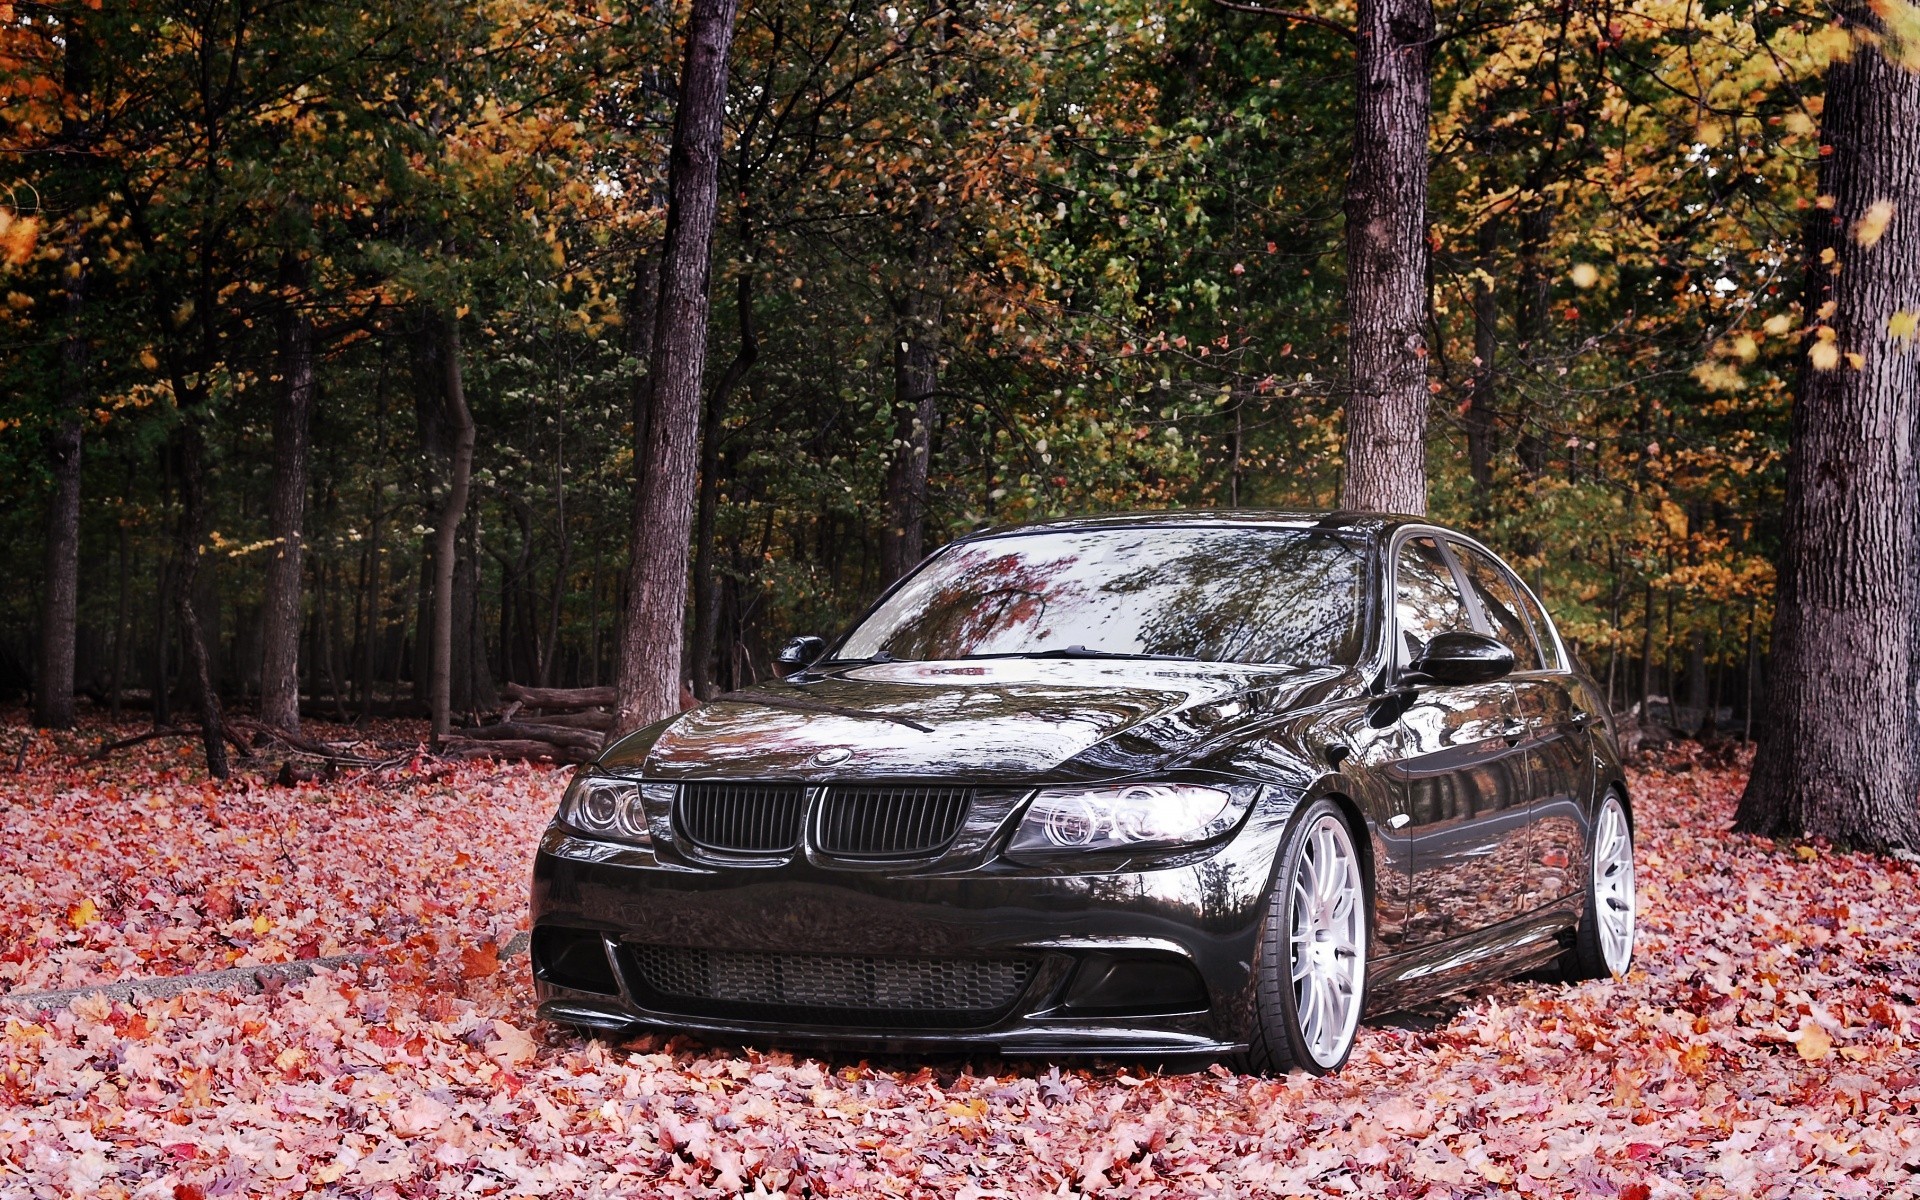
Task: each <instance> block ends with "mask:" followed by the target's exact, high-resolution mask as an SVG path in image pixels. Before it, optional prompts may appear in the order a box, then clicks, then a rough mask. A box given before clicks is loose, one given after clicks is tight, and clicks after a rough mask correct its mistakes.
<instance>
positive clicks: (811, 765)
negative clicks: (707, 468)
mask: <svg viewBox="0 0 1920 1200" xmlns="http://www.w3.org/2000/svg"><path fill="white" fill-rule="evenodd" d="M1343 674H1344V672H1342V671H1341V670H1339V669H1338V668H1312V669H1301V668H1288V667H1272V666H1245V665H1240V664H1235V663H1211V662H1209V663H1188V662H1179V661H1168V660H1123V659H991V660H973V661H955V662H903V663H881V664H873V665H869V666H863V667H858V668H855V669H852V670H848V671H844V672H837V673H834V674H832V675H829V676H827V677H825V678H819V679H815V680H814V681H812V682H809V683H806V684H803V685H794V684H790V683H767V684H761V685H759V686H758V687H756V688H752V689H749V690H747V691H745V692H738V693H733V694H732V695H730V696H729V697H727V698H725V699H722V700H719V701H716V702H714V703H711V704H707V705H703V706H702V707H700V708H697V709H694V710H692V711H690V712H687V713H684V714H682V715H681V716H680V717H678V718H676V719H674V720H672V721H670V722H666V723H664V724H663V725H658V726H653V727H650V728H649V729H647V730H643V731H641V733H639V734H636V735H634V736H633V737H631V738H628V739H625V740H623V741H621V742H618V743H615V744H614V745H613V746H610V747H609V748H608V749H607V751H606V752H605V753H604V754H603V755H602V757H601V760H600V761H601V765H602V766H603V767H606V768H608V769H612V770H621V771H637V772H641V773H644V774H646V775H648V776H650V777H652V778H656V779H696V778H697V779H727V778H733V779H800V780H810V779H828V778H832V779H848V778H896V779H897V778H904V777H921V778H925V777H948V778H952V777H964V778H968V779H981V780H1009V781H1011V780H1035V779H1047V778H1052V779H1076V778H1094V777H1104V778H1113V777H1120V776H1125V775H1129V774H1133V773H1136V772H1147V771H1156V770H1165V769H1167V768H1169V767H1172V766H1177V765H1185V764H1190V763H1193V762H1195V761H1196V760H1197V759H1198V758H1200V757H1202V756H1204V754H1205V753H1206V751H1207V750H1208V749H1209V748H1211V747H1218V746H1220V745H1222V744H1223V743H1229V742H1232V741H1235V740H1237V738H1238V737H1239V736H1240V735H1241V734H1242V733H1244V732H1245V730H1246V728H1247V726H1248V725H1249V724H1250V723H1252V722H1257V721H1260V720H1262V719H1271V718H1272V717H1273V716H1275V715H1278V714H1280V713H1283V712H1286V711H1288V710H1289V709H1292V708H1295V707H1297V706H1299V705H1300V704H1302V703H1305V702H1306V701H1307V700H1308V699H1309V696H1310V695H1311V694H1324V692H1325V690H1326V689H1327V687H1328V686H1330V685H1332V684H1333V683H1334V682H1335V681H1336V680H1338V679H1339V678H1340V677H1341V676H1342V675H1343ZM786 704H796V705H807V706H814V707H811V708H809V709H807V710H805V711H802V710H800V709H798V708H795V707H785V706H783V705H786ZM833 709H839V710H844V711H838V712H836V711H831V710H833ZM916 726H917V727H916Z"/></svg>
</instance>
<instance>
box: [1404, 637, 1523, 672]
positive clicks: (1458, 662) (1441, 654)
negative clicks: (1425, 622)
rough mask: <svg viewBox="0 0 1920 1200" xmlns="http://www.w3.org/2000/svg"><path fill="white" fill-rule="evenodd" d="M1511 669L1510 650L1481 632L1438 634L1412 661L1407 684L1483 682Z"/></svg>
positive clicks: (1511, 655)
mask: <svg viewBox="0 0 1920 1200" xmlns="http://www.w3.org/2000/svg"><path fill="white" fill-rule="evenodd" d="M1512 670H1513V651H1511V650H1509V649H1507V648H1506V647H1505V646H1503V645H1501V644H1500V643H1499V642H1498V641H1496V640H1494V639H1493V638H1490V637H1488V636H1487V635H1486V634H1484V633H1441V634H1435V635H1434V639H1433V640H1432V641H1431V642H1428V643H1427V646H1426V649H1424V650H1422V651H1421V652H1420V657H1419V658H1416V659H1414V660H1413V664H1412V673H1411V676H1407V675H1403V676H1402V679H1404V680H1405V681H1406V682H1409V683H1418V682H1422V681H1429V682H1433V683H1486V682H1488V681H1490V680H1494V679H1498V678H1500V677H1501V676H1503V675H1506V674H1507V673H1509V672H1511V671H1512Z"/></svg>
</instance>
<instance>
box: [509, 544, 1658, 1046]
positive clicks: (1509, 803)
mask: <svg viewBox="0 0 1920 1200" xmlns="http://www.w3.org/2000/svg"><path fill="white" fill-rule="evenodd" d="M783 661H785V662H786V663H787V665H788V667H789V673H788V674H787V675H786V676H785V677H784V678H783V679H781V680H779V681H777V682H771V683H766V684H762V685H760V686H758V687H755V688H752V689H749V690H747V691H744V692H738V693H733V694H730V695H727V696H723V697H721V698H720V699H718V700H717V701H715V702H714V703H711V704H708V705H705V706H704V707H701V708H697V709H694V710H693V711H690V712H687V713H683V714H681V715H679V716H677V717H674V718H672V719H670V720H667V721H663V722H661V723H659V724H657V725H653V726H650V727H648V728H646V729H642V730H640V731H639V732H637V733H634V734H632V735H630V736H628V737H626V738H624V739H622V740H619V741H617V742H615V743H613V744H612V745H610V746H609V747H607V749H606V750H605V751H604V752H603V753H602V754H601V755H600V756H599V758H598V760H597V761H595V762H594V763H592V764H590V765H588V766H586V767H584V768H582V769H581V770H580V772H579V774H578V775H577V776H576V777H575V779H574V780H573V782H572V784H571V786H570V787H569V789H568V791H567V793H566V797H565V799H564V800H563V801H562V803H561V806H560V811H559V813H558V814H557V815H556V817H555V819H554V821H553V824H552V825H551V826H550V827H549V828H548V829H547V831H546V833H545V836H544V837H543V838H542V840H541V844H540V850H539V855H538V859H537V862H536V866H535V869H534V879H533V896H532V908H533V969H534V976H535V979H536V986H537V988H538V992H539V997H540V999H541V1001H542V1004H541V1012H542V1014H543V1015H544V1016H546V1017H547V1018H549V1019H551V1020H555V1021H559V1022H564V1023H568V1024H572V1025H576V1026H581V1027H586V1028H591V1029H601V1030H606V1031H610V1032H611V1031H620V1030H626V1029H630V1028H635V1027H651V1028H664V1029H672V1030H685V1031H691V1032H696V1033H704V1034H708V1035H713V1036H720V1037H726V1038H745V1039H758V1040H772V1041H779V1042H786V1043H811V1044H827V1045H834V1046H839V1047H842V1048H851V1049H865V1050H872V1051H894V1052H898V1051H909V1050H914V1049H922V1048H924V1049H936V1048H937V1049H943V1050H952V1049H960V1050H967V1049H976V1050H982V1051H988V1052H994V1053H1002V1054H1019V1055H1056V1054H1070V1053H1106V1054H1116V1053H1117V1054H1129V1055H1132V1054H1148V1055H1184V1054H1196V1055H1212V1056H1220V1057H1231V1058H1233V1059H1235V1060H1236V1061H1238V1062H1241V1063H1243V1064H1245V1065H1247V1066H1249V1067H1251V1068H1253V1069H1258V1070H1284V1069H1286V1068H1288V1067H1289V1066H1294V1067H1299V1068H1304V1069H1305V1070H1308V1071H1314V1072H1324V1071H1331V1070H1335V1069H1337V1068H1338V1067H1339V1066H1340V1065H1341V1064H1342V1063H1344V1062H1345V1061H1346V1058H1347V1055H1348V1053H1349V1051H1350V1050H1351V1048H1352V1045H1353V1041H1354V1033H1355V1029H1356V1027H1357V1025H1358V1023H1359V1021H1360V1018H1361V1016H1362V1015H1363V1014H1364V1013H1367V1012H1370V1011H1371V1012H1379V1011H1385V1010H1390V1009H1393V1008H1395V1007H1399V1006H1404V1005H1407V1004H1409V1003H1413V1002H1416V1001H1419V1000H1422V999H1426V998H1430V997H1433V996H1435V995H1438V994H1441V993H1445V992H1447V991H1451V990H1457V989H1459V988H1461V987H1464V986H1467V985H1470V984H1473V983H1476V982H1481V981H1485V980H1489V979H1493V978H1499V977H1504V976H1510V975H1513V974H1516V973H1519V972H1523V971H1529V970H1536V969H1540V968H1549V969H1556V968H1557V969H1558V970H1559V971H1560V972H1562V973H1563V974H1564V975H1565V976H1566V977H1567V978H1569V979H1587V978H1603V977H1606V976H1609V975H1613V976H1617V975H1620V974H1622V973H1623V972H1624V971H1626V969H1627V966H1628V963H1629V960H1630V958H1631V956H1632V953H1633V931H1634V891H1633V836H1632V810H1631V808H1630V807H1629V802H1628V797H1627V792H1626V786H1625V780H1624V775H1623V773H1622V771H1621V768H1620V760H1619V755H1618V752H1617V749H1616V747H1615V744H1614V738H1613V733H1612V729H1611V726H1610V716H1609V714H1608V712H1607V709H1606V705H1605V703H1604V700H1603V699H1602V697H1601V695H1600V694H1599V692H1598V691H1597V690H1596V689H1595V687H1594V685H1593V683H1592V681H1591V680H1590V679H1589V678H1588V677H1587V676H1586V675H1585V674H1584V673H1583V672H1582V671H1581V669H1580V667H1579V666H1578V665H1577V664H1576V663H1575V662H1574V661H1573V659H1572V656H1571V655H1570V654H1569V653H1568V650H1567V647H1566V646H1565V644H1564V643H1563V642H1562V641H1561V639H1560V636H1559V634H1558V632H1557V631H1556V630H1555V628H1554V624H1553V621H1552V620H1551V618H1549V617H1548V616H1547V614H1546V612H1545V610H1544V609H1543V608H1542V607H1541V605H1540V602H1539V600H1538V599H1537V598H1535V596H1534V595H1533V593H1532V592H1531V591H1530V590H1529V589H1528V588H1527V586H1526V585H1525V584H1524V583H1522V582H1521V581H1520V579H1519V578H1518V577H1517V576H1516V575H1515V574H1514V573H1513V571H1512V570H1510V569H1509V568H1508V567H1507V566H1506V565H1505V564H1504V563H1503V562H1501V560H1500V559H1499V557H1498V556H1497V555H1495V554H1493V553H1492V552H1490V551H1489V550H1488V549H1487V548H1486V547H1484V546H1482V545H1481V544H1480V543H1478V542H1476V541H1474V540H1473V539H1472V538H1470V537H1466V536H1464V535H1462V534H1459V533H1455V532H1453V531H1451V530H1448V529H1443V528H1440V527H1438V526H1435V525H1431V524H1425V523H1422V522H1418V521H1413V520H1409V519H1403V518H1389V517H1381V516H1374V515H1367V514H1355V513H1332V514H1324V515H1323V514H1305V515H1301V514H1288V513H1255V512H1237V511H1236V512H1201V513H1179V514H1168V513H1155V514H1142V515H1132V516H1124V517H1107V518H1089V519H1081V520H1071V521H1060V522H1054V523H1050V524H1044V525H1035V526H1028V527H1024V528H1019V529H1011V530H1005V531H995V532H988V533H982V534H978V535H976V536H973V537H969V538H966V539H964V540H961V541H958V542H956V543H954V544H952V545H950V546H948V547H946V548H945V549H943V550H941V551H939V552H938V553H936V554H934V555H932V556H931V557H930V558H928V559H927V561H926V562H924V563H922V564H921V566H920V567H919V569H918V570H916V571H914V572H913V573H912V574H911V575H909V576H908V577H907V578H905V579H903V580H901V581H900V582H899V583H898V584H897V585H895V586H894V587H893V588H892V589H891V590H889V591H888V592H887V593H886V594H885V595H883V596H882V597H881V598H880V600H879V601H878V603H876V604H875V605H874V606H873V607H872V608H871V609H870V610H868V612H867V613H866V615H865V616H863V617H862V618H861V619H860V620H859V621H857V622H856V623H855V624H854V625H853V627H852V629H851V630H850V631H849V632H847V633H846V634H844V635H843V636H842V637H840V638H839V640H838V641H836V642H834V643H832V644H831V645H829V644H828V643H826V642H824V641H822V640H820V639H817V638H800V639H796V640H795V642H794V643H793V644H792V645H791V646H789V648H788V651H787V653H785V654H783Z"/></svg>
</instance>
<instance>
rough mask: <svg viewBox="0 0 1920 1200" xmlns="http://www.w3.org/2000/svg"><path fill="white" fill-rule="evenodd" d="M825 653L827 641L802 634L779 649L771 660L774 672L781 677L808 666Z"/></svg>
mask: <svg viewBox="0 0 1920 1200" xmlns="http://www.w3.org/2000/svg"><path fill="white" fill-rule="evenodd" d="M826 652H827V639H825V638H823V637H814V636H813V635H812V634H804V635H802V636H800V637H797V638H794V639H793V640H792V641H790V642H788V643H787V644H786V645H784V646H782V647H780V653H779V654H776V655H775V656H774V659H773V669H774V672H775V673H776V674H778V675H781V676H783V677H784V676H787V675H791V674H793V673H794V672H795V671H798V670H801V669H802V668H804V667H807V666H810V665H811V664H812V663H813V661H814V660H815V659H817V658H819V657H820V656H821V655H822V654H825V653H826Z"/></svg>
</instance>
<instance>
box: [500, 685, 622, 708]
mask: <svg viewBox="0 0 1920 1200" xmlns="http://www.w3.org/2000/svg"><path fill="white" fill-rule="evenodd" d="M500 694H501V695H502V696H504V697H506V698H507V699H508V700H518V701H519V702H520V703H521V704H523V705H525V706H526V707H528V708H557V709H579V708H611V707H612V706H613V703H614V693H613V689H612V688H610V687H588V688H540V687H522V686H521V685H520V684H517V683H509V684H508V685H506V686H505V687H503V688H501V689H500Z"/></svg>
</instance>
